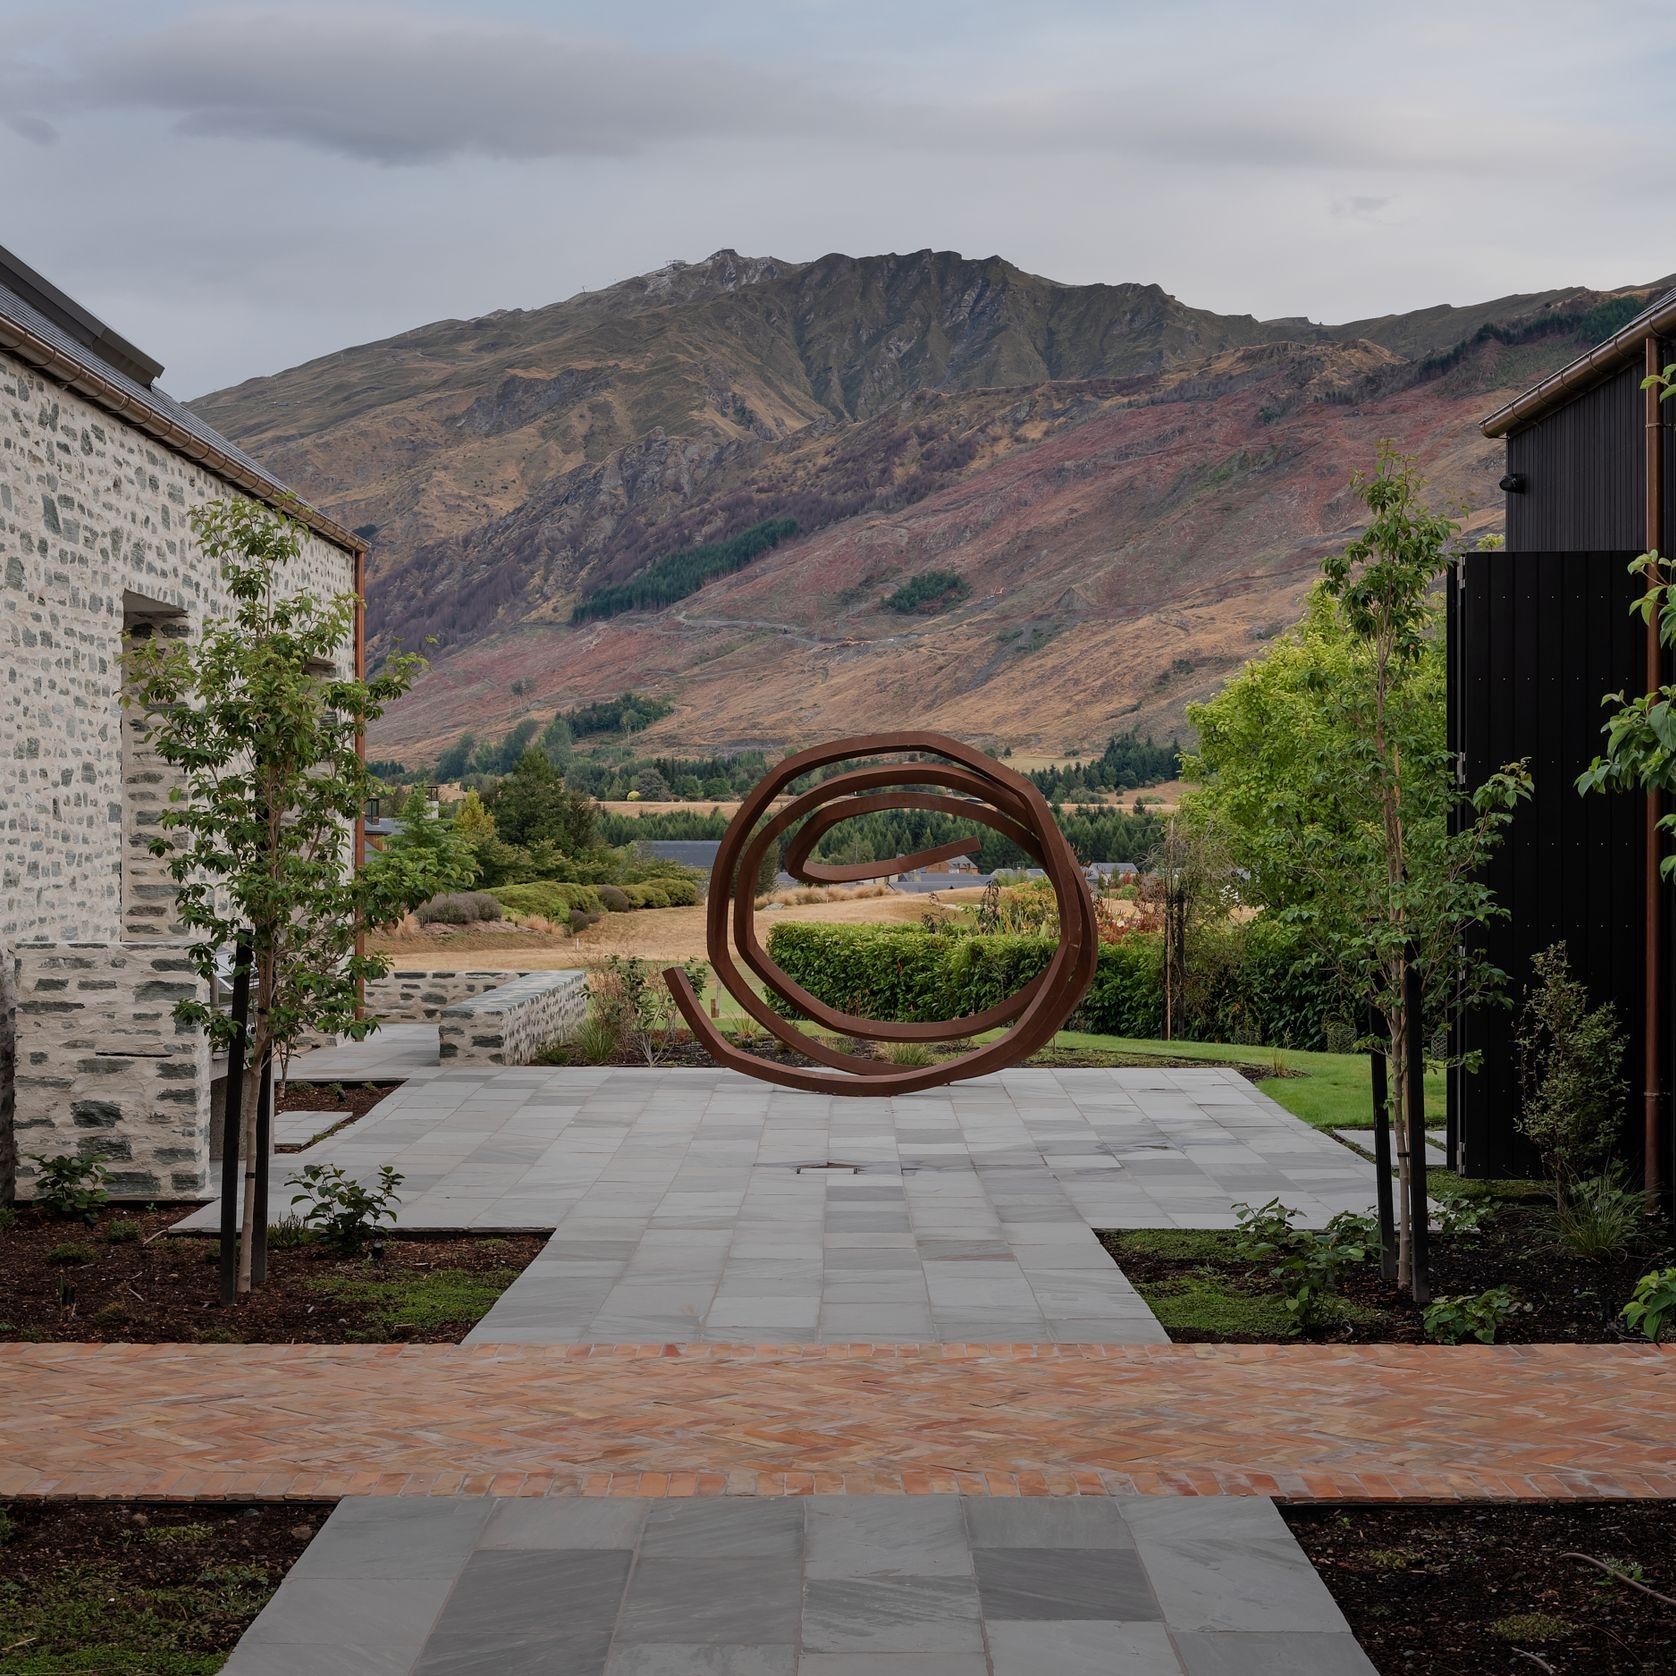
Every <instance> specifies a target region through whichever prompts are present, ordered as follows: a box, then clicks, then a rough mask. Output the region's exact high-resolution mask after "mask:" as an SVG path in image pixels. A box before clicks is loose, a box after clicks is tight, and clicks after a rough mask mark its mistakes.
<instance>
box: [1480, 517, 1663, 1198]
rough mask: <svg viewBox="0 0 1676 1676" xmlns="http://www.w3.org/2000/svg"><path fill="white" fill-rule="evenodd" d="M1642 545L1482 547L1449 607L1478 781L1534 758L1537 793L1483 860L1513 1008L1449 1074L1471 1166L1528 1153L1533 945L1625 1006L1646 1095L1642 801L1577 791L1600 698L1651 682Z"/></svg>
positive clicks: (1496, 957)
mask: <svg viewBox="0 0 1676 1676" xmlns="http://www.w3.org/2000/svg"><path fill="white" fill-rule="evenodd" d="M1639 551H1640V547H1639V545H1638V544H1636V545H1631V546H1624V547H1620V548H1618V549H1616V550H1605V551H1602V550H1596V551H1593V552H1545V553H1533V552H1495V553H1472V554H1469V555H1468V556H1467V558H1466V559H1465V560H1464V561H1463V563H1462V567H1461V572H1460V576H1459V581H1458V589H1459V591H1458V595H1457V598H1456V600H1455V602H1454V609H1453V612H1452V614H1451V623H1450V629H1451V635H1452V642H1451V647H1450V669H1451V674H1452V676H1453V677H1454V679H1455V681H1456V684H1457V691H1456V693H1455V694H1454V701H1453V703H1452V705H1451V716H1450V722H1451V745H1452V748H1454V749H1455V750H1458V751H1460V752H1461V753H1462V761H1463V768H1464V774H1465V780H1466V784H1467V785H1468V786H1476V785H1478V784H1480V783H1481V782H1482V781H1483V780H1484V779H1485V778H1486V777H1487V776H1488V775H1490V774H1493V773H1494V772H1495V771H1496V770H1497V769H1499V768H1501V767H1502V766H1503V765H1504V764H1506V763H1508V762H1512V761H1515V760H1517V759H1519V758H1526V759H1528V760H1529V766H1530V771H1531V775H1532V778H1533V781H1534V789H1533V792H1532V795H1531V798H1530V800H1529V801H1528V802H1526V803H1523V804H1521V805H1520V807H1519V810H1518V813H1517V814H1516V815H1515V817H1514V820H1513V823H1512V825H1511V826H1510V827H1509V828H1508V829H1507V836H1506V838H1505V839H1504V841H1503V843H1502V844H1501V846H1500V847H1499V849H1498V850H1497V851H1496V852H1495V854H1494V856H1493V857H1492V859H1491V860H1490V862H1489V863H1488V864H1487V866H1486V868H1485V870H1484V874H1483V877H1484V882H1485V883H1486V884H1488V885H1489V886H1490V888H1491V889H1492V890H1493V891H1494V892H1495V896H1496V900H1497V902H1498V904H1499V905H1500V906H1501V907H1502V908H1504V909H1505V910H1506V911H1507V916H1508V917H1507V918H1505V919H1500V920H1497V921H1494V922H1493V923H1492V924H1491V925H1490V926H1489V927H1488V928H1487V929H1486V930H1485V932H1484V933H1483V942H1482V947H1483V950H1484V952H1485V954H1486V955H1487V956H1488V957H1489V958H1490V959H1491V960H1492V961H1493V962H1494V963H1495V964H1496V965H1497V966H1499V967H1500V968H1501V970H1502V971H1504V972H1505V973H1507V974H1508V976H1509V979H1510V982H1509V985H1508V996H1509V998H1510V999H1511V1001H1512V1002H1513V1008H1512V1009H1504V1008H1484V1009H1480V1010H1478V1011H1477V1012H1476V1013H1474V1014H1470V1015H1468V1016H1467V1017H1466V1018H1465V1019H1463V1021H1462V1032H1461V1040H1462V1045H1463V1047H1464V1048H1466V1049H1467V1050H1469V1051H1476V1052H1478V1053H1479V1054H1481V1055H1482V1064H1481V1067H1480V1069H1479V1070H1478V1071H1477V1072H1476V1073H1475V1074H1471V1075H1468V1074H1467V1073H1465V1072H1463V1071H1457V1072H1456V1073H1454V1074H1453V1075H1452V1076H1451V1078H1450V1086H1449V1100H1450V1127H1451V1130H1452V1131H1454V1132H1455V1133H1457V1134H1458V1135H1459V1138H1460V1143H1461V1149H1460V1157H1459V1160H1458V1162H1459V1167H1461V1168H1462V1169H1464V1170H1465V1172H1466V1173H1467V1174H1469V1175H1476V1176H1494V1175H1506V1174H1510V1173H1517V1172H1519V1171H1521V1170H1524V1169H1528V1168H1529V1167H1530V1166H1531V1164H1532V1159H1531V1158H1530V1156H1529V1152H1528V1149H1527V1148H1526V1146H1525V1144H1524V1143H1523V1141H1522V1140H1521V1139H1520V1138H1519V1136H1518V1133H1517V1130H1516V1129H1515V1127H1514V1122H1513V1117H1514V1113H1515V1111H1516V1109H1517V1105H1518V1077H1517V1069H1516V1065H1515V1062H1514V1056H1513V1051H1512V1034H1513V1029H1512V1027H1513V1020H1514V1019H1515V1018H1516V1016H1517V1012H1516V1009H1517V1007H1518V1004H1519V1002H1520V1000H1521V999H1522V995H1523V990H1524V986H1525V983H1526V981H1527V979H1528V975H1529V972H1530V962H1531V957H1532V956H1533V955H1535V954H1537V953H1539V952H1540V951H1541V950H1542V949H1544V948H1546V947H1548V946H1549V944H1551V943H1553V942H1556V941H1558V940H1560V939H1562V938H1563V939H1564V941H1565V943H1566V945H1567V949H1568V951H1569V953H1570V957H1571V962H1572V965H1573V968H1574V969H1575V971H1576V972H1577V973H1578V975H1579V976H1580V977H1581V978H1582V979H1583V981H1584V982H1585V983H1586V984H1587V985H1588V986H1589V989H1590V991H1591V992H1592V993H1593V994H1594V995H1596V996H1597V997H1599V998H1601V999H1605V998H1608V997H1610V998H1611V999H1612V1000H1613V1001H1614V1002H1615V1003H1616V1005H1617V1008H1618V1011H1619V1015H1620V1018H1621V1020H1622V1022H1623V1025H1624V1028H1625V1033H1626V1035H1627V1036H1628V1038H1629V1052H1628V1054H1627V1055H1626V1059H1625V1067H1624V1069H1625V1076H1626V1081H1627V1082H1628V1084H1629V1085H1630V1087H1631V1089H1632V1090H1635V1091H1636V1092H1638V1083H1639V1073H1640V1066H1641V1046H1640V1044H1641V1025H1642V1003H1643V989H1642V965H1641V958H1642V918H1641V878H1642V871H1641V870H1642V858H1643V855H1644V849H1643V826H1642V803H1641V800H1640V799H1639V798H1638V797H1635V796H1633V795H1625V794H1621V793H1608V794H1602V793H1595V794H1592V795H1590V796H1589V797H1586V798H1585V797H1581V796H1579V794H1578V792H1577V790H1576V779H1577V776H1578V774H1580V773H1581V772H1582V770H1583V769H1584V768H1585V767H1586V766H1587V765H1588V763H1589V762H1590V761H1591V760H1592V759H1593V758H1594V757H1595V756H1596V755H1598V753H1599V750H1600V745H1601V735H1600V726H1601V720H1602V709H1601V702H1600V701H1601V698H1602V696H1603V695H1604V694H1606V693H1608V692H1611V691H1613V690H1615V689H1619V688H1622V689H1625V690H1627V691H1630V692H1636V691H1639V690H1640V686H1641V680H1642V674H1643V659H1644V647H1645V640H1644V631H1643V628H1642V624H1641V620H1640V618H1639V617H1638V616H1637V615H1636V614H1635V613H1634V612H1633V611H1632V609H1631V608H1632V606H1633V603H1634V601H1635V599H1636V597H1637V596H1638V595H1639V593H1640V591H1641V588H1642V583H1641V581H1640V579H1639V578H1638V577H1636V576H1633V575H1632V574H1631V573H1630V569H1629V566H1630V562H1631V561H1632V560H1633V559H1634V558H1635V556H1636V554H1637V553H1638V552H1639ZM1640 1119H1641V1107H1640V1102H1639V1100H1638V1099H1635V1098H1631V1099H1629V1100H1626V1102H1625V1112H1624V1156H1625V1157H1626V1158H1629V1159H1631V1160H1636V1159H1639V1157H1640V1144H1639V1133H1640V1128H1639V1125H1640Z"/></svg>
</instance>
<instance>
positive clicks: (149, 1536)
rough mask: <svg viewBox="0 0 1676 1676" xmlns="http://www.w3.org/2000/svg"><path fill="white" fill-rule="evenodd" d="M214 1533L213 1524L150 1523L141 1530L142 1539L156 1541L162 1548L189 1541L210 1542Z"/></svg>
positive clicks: (177, 1545) (143, 1540) (176, 1545)
mask: <svg viewBox="0 0 1676 1676" xmlns="http://www.w3.org/2000/svg"><path fill="white" fill-rule="evenodd" d="M214 1535H215V1528H214V1526H212V1525H200V1524H185V1525H148V1526H146V1528H145V1529H144V1530H143V1531H141V1533H140V1540H141V1541H142V1542H151V1543H155V1544H156V1545H157V1546H158V1547H160V1548H174V1547H179V1546H183V1545H185V1544H188V1543H199V1542H208V1541H209V1540H210V1538H211V1537H213V1536H214Z"/></svg>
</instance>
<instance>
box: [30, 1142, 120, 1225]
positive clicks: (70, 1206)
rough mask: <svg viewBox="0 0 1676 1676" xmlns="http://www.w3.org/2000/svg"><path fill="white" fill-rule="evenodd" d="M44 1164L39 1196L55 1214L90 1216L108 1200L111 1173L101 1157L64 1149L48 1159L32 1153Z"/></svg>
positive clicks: (37, 1189)
mask: <svg viewBox="0 0 1676 1676" xmlns="http://www.w3.org/2000/svg"><path fill="white" fill-rule="evenodd" d="M29 1156H30V1158H31V1159H32V1160H33V1161H34V1162H35V1163H37V1164H39V1165H40V1166H41V1173H40V1174H39V1175H38V1176H37V1177H36V1178H35V1197H36V1199H37V1200H38V1201H39V1202H40V1203H41V1204H43V1205H45V1206H46V1208H47V1209H48V1210H50V1211H51V1212H52V1213H53V1214H54V1215H55V1216H86V1215H87V1214H88V1213H89V1212H91V1211H95V1210H97V1209H98V1208H99V1206H100V1205H102V1204H103V1203H104V1202H105V1199H106V1193H105V1183H106V1182H108V1181H109V1180H110V1179H111V1173H110V1171H109V1170H107V1169H106V1168H105V1166H104V1165H103V1164H101V1163H100V1162H99V1160H98V1159H97V1158H86V1157H83V1156H81V1155H80V1154H78V1153H73V1152H60V1153H56V1154H55V1155H54V1156H53V1157H51V1158H45V1157H43V1156H42V1155H41V1154H40V1153H38V1152H32V1153H30V1154H29Z"/></svg>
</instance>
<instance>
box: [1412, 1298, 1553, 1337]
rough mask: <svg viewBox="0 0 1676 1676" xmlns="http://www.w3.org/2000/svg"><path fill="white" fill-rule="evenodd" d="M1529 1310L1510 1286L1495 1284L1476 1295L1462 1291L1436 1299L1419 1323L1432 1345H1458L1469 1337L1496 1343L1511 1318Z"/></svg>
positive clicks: (1527, 1312)
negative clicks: (1499, 1333)
mask: <svg viewBox="0 0 1676 1676" xmlns="http://www.w3.org/2000/svg"><path fill="white" fill-rule="evenodd" d="M1530 1309H1531V1306H1530V1305H1529V1304H1527V1303H1521V1302H1520V1301H1519V1296H1518V1294H1517V1293H1516V1292H1514V1291H1512V1290H1511V1289H1510V1288H1508V1287H1506V1286H1492V1287H1491V1288H1490V1289H1489V1290H1488V1291H1487V1292H1480V1293H1479V1294H1478V1295H1477V1296H1476V1297H1473V1296H1470V1295H1468V1294H1466V1293H1461V1294H1459V1295H1457V1296H1455V1297H1448V1298H1436V1299H1434V1300H1433V1301H1432V1302H1431V1303H1429V1304H1428V1305H1427V1306H1426V1312H1425V1314H1424V1315H1422V1316H1421V1317H1420V1325H1421V1327H1422V1328H1423V1329H1424V1331H1425V1334H1426V1337H1427V1338H1429V1339H1430V1340H1431V1341H1432V1343H1433V1344H1459V1343H1461V1342H1462V1341H1463V1340H1464V1339H1469V1338H1473V1339H1477V1340H1478V1342H1479V1343H1480V1344H1494V1343H1495V1342H1496V1334H1497V1333H1498V1332H1500V1331H1501V1329H1502V1327H1503V1326H1505V1325H1506V1324H1507V1322H1508V1321H1510V1320H1511V1319H1512V1318H1513V1317H1514V1316H1515V1315H1518V1314H1520V1313H1525V1314H1529V1313H1530Z"/></svg>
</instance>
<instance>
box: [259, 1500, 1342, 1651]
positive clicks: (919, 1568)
mask: <svg viewBox="0 0 1676 1676" xmlns="http://www.w3.org/2000/svg"><path fill="white" fill-rule="evenodd" d="M351 1671H353V1672H357V1673H369V1676H370V1673H372V1672H378V1673H381V1676H383V1673H388V1676H467V1673H482V1676H487V1673H490V1672H493V1673H494V1676H559V1673H562V1676H794V1673H800V1676H864V1673H865V1676H892V1673H894V1676H1096V1673H1098V1676H1372V1673H1373V1666H1372V1665H1371V1664H1370V1663H1369V1662H1368V1660H1367V1659H1366V1657H1365V1656H1364V1655H1363V1653H1362V1652H1361V1650H1360V1649H1359V1648H1358V1647H1357V1645H1356V1642H1355V1640H1354V1639H1353V1637H1352V1636H1351V1635H1350V1634H1349V1632H1348V1630H1347V1629H1346V1628H1345V1625H1344V1620H1343V1618H1342V1617H1341V1616H1340V1614H1339V1611H1338V1608H1337V1607H1336V1606H1334V1604H1333V1602H1332V1599H1331V1597H1330V1596H1329V1595H1328V1593H1327V1590H1326V1588H1325V1587H1324V1586H1323V1585H1322V1583H1321V1581H1320V1579H1319V1578H1318V1577H1317V1576H1316V1574H1315V1572H1314V1571H1313V1570H1312V1569H1311V1567H1310V1565H1309V1562H1308V1561H1307V1560H1306V1559H1305V1558H1304V1556H1303V1554H1302V1553H1301V1552H1300V1551H1299V1549H1298V1546H1297V1544H1296V1543H1295V1542H1294V1541H1293V1540H1292V1537H1291V1535H1290V1533H1289V1532H1288V1531H1287V1529H1286V1527H1285V1525H1284V1524H1283V1523H1282V1522H1281V1519H1280V1516H1279V1515H1278V1514H1277V1513H1276V1512H1275V1510H1274V1507H1273V1505H1272V1503H1270V1502H1267V1501H1262V1500H1248V1501H1245V1502H1241V1503H1237V1504H1230V1503H1225V1502H1223V1503H1219V1502H1206V1501H1185V1502H1183V1501H1173V1502H1172V1501H1161V1500H1149V1499H1148V1498H1145V1497H1128V1498H1124V1499H1122V1500H1116V1499H1111V1500H1095V1499H1086V1500H1078V1499H1074V1498H1073V1499H1057V1500H1055V1499H1043V1500H1030V1501H1021V1500H1001V1499H991V1498H981V1497H979V1498H974V1497H961V1496H952V1495H949V1496H928V1497H921V1498H917V1499H914V1500H904V1499H901V1498H895V1499H892V1498H884V1497H861V1496H853V1497H852V1496H810V1497H805V1498H781V1499H776V1500H735V1501H727V1500H721V1501H647V1500H642V1499H634V1498H625V1499H607V1500H597V1501H574V1500H573V1501H517V1500H513V1501H505V1500H493V1499H481V1500H452V1501H444V1502H429V1501H426V1502H411V1501H401V1500H391V1499H385V1498H370V1499H363V1498H356V1499H354V1500H350V1501H346V1502H344V1503H343V1504H342V1505H341V1506H340V1507H339V1509H338V1511H337V1512H336V1513H335V1514H334V1515H333V1517H332V1519H331V1520H330V1522H329V1523H328V1524H327V1526H326V1528H325V1529H324V1530H323V1531H322V1532H321V1534H320V1535H319V1536H318V1537H317V1538H316V1539H315V1541H314V1542H313V1543H312V1544H311V1545H310V1546H309V1549H308V1551H307V1553H305V1554H304V1555H303V1557H302V1559H301V1560H300V1561H299V1562H298V1564H297V1566H296V1567H295V1568H294V1569H293V1570H292V1572H291V1574H290V1576H289V1577H288V1578H287V1579H286V1581H285V1583H284V1584H283V1586H282V1587H281V1588H280V1591H279V1593H278V1594H277V1595H276V1596H275V1597H274V1599H273V1600H272V1601H271V1602H270V1604H269V1605H268V1607H267V1609H266V1611H264V1612H263V1613H262V1615H261V1617H260V1618H258V1619H257V1621H256V1623H255V1624H254V1625H253V1626H252V1628H251V1630H250V1632H249V1633H248V1634H247V1635H246V1637H245V1639H244V1641H243V1643H242V1644H241V1646H240V1648H239V1650H238V1652H237V1653H236V1654H235V1655H234V1656H233V1659H232V1661H231V1662H230V1663H229V1664H228V1665H227V1667H226V1672H227V1676H342V1673H344V1672H351Z"/></svg>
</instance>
